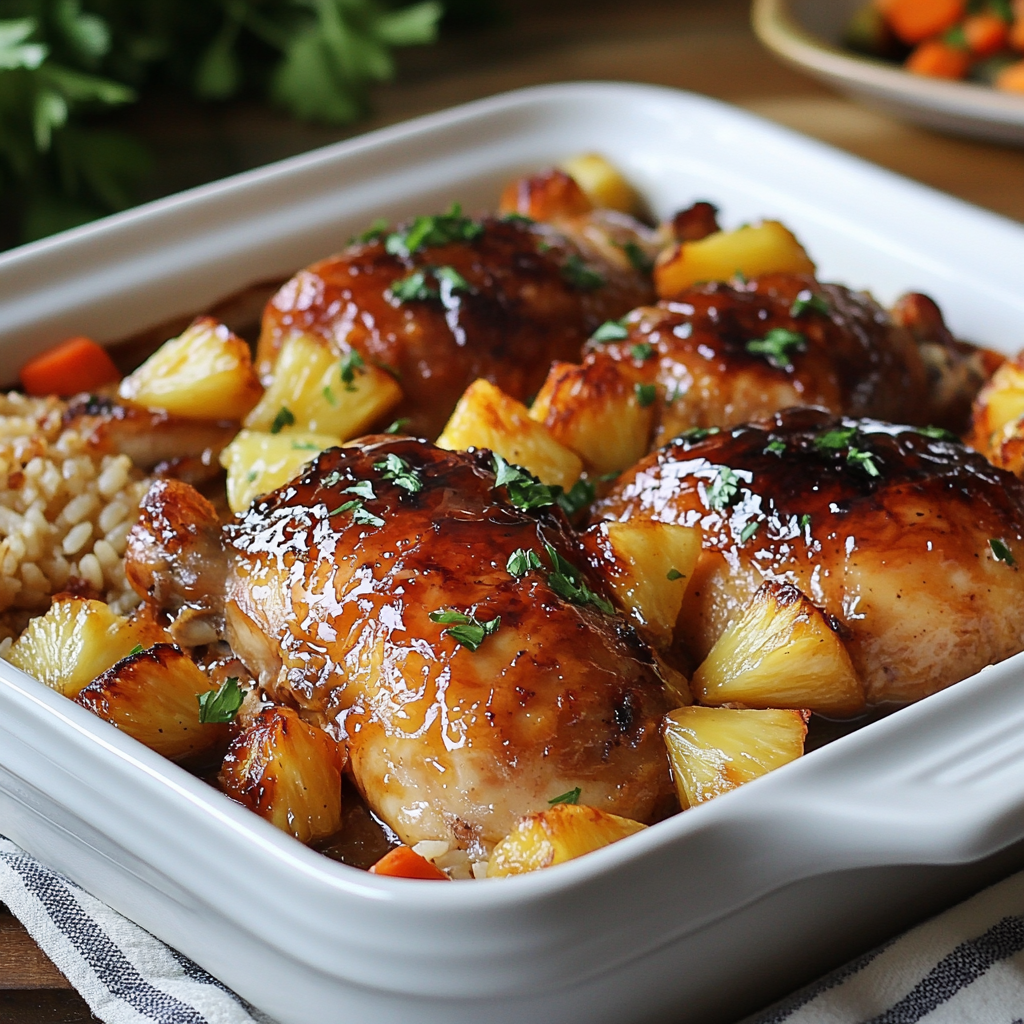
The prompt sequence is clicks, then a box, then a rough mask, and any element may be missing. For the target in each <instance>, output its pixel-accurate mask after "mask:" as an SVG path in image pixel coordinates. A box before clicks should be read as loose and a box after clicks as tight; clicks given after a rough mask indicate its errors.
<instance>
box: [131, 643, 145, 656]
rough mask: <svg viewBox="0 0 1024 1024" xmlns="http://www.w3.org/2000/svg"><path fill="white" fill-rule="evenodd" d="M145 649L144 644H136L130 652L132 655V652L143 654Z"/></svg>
mask: <svg viewBox="0 0 1024 1024" xmlns="http://www.w3.org/2000/svg"><path fill="white" fill-rule="evenodd" d="M143 650H144V648H143V646H142V644H136V645H135V646H134V647H133V648H132V649H131V650H130V651H129V652H128V653H129V654H130V655H131V654H141V653H142V652H143Z"/></svg>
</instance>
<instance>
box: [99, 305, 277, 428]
mask: <svg viewBox="0 0 1024 1024" xmlns="http://www.w3.org/2000/svg"><path fill="white" fill-rule="evenodd" d="M262 393H263V388H262V387H261V386H260V382H259V378H258V377H257V376H256V371H255V370H254V369H253V366H252V357H251V354H250V352H249V346H248V345H247V344H246V343H245V342H244V341H243V340H242V339H241V338H239V337H237V336H236V335H235V334H233V333H232V332H231V331H229V330H228V329H227V328H226V327H225V326H224V325H223V324H219V323H217V321H216V320H214V319H213V318H212V317H208V316H201V317H199V318H198V319H197V320H195V321H193V323H192V325H191V326H190V327H188V328H187V329H186V330H185V332H184V333H183V334H181V335H180V336H179V337H177V338H172V339H171V340H170V341H166V342H164V344H163V345H161V346H160V348H158V349H157V350H156V352H154V353H153V355H151V356H150V357H149V358H148V359H147V360H146V361H145V362H144V363H143V364H142V365H141V366H140V367H139V368H138V369H137V370H136V371H135V372H134V373H132V374H129V376H127V377H125V379H124V380H123V381H121V386H120V389H119V394H120V395H121V397H122V398H124V399H126V400H127V401H129V402H134V403H135V404H136V405H142V406H145V407H146V408H147V409H166V410H167V412H169V413H171V414H172V415H175V416H183V417H185V418H186V419H191V420H240V419H242V418H243V417H244V416H245V415H246V413H248V412H249V410H250V409H252V407H253V406H254V405H255V404H256V403H257V402H258V401H259V399H260V395H261V394H262Z"/></svg>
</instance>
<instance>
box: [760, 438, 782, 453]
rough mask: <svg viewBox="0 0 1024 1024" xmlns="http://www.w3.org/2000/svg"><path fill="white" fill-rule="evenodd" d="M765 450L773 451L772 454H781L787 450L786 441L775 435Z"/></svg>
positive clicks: (766, 451)
mask: <svg viewBox="0 0 1024 1024" xmlns="http://www.w3.org/2000/svg"><path fill="white" fill-rule="evenodd" d="M764 450H765V453H766V454H767V453H768V452H771V454H772V455H781V454H782V453H783V452H784V451H785V450H786V442H785V441H780V440H779V439H778V438H777V437H774V438H772V440H771V441H769V442H768V443H767V444H766V445H765V446H764Z"/></svg>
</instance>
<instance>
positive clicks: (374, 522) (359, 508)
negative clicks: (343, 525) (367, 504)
mask: <svg viewBox="0 0 1024 1024" xmlns="http://www.w3.org/2000/svg"><path fill="white" fill-rule="evenodd" d="M346 493H347V492H346ZM341 512H351V513H352V522H354V523H356V524H357V525H359V526H383V525H384V520H383V519H381V517H380V516H375V515H374V514H373V513H372V512H371V511H370V510H369V509H367V508H364V507H363V503H362V500H361V499H359V498H353V499H352V500H351V501H346V502H345V503H344V504H343V505H339V506H338V507H337V508H336V509H334V510H333V511H331V512H328V513H327V514H328V515H329V516H336V515H338V514H339V513H341Z"/></svg>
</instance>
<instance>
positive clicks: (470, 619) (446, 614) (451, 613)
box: [430, 608, 501, 651]
mask: <svg viewBox="0 0 1024 1024" xmlns="http://www.w3.org/2000/svg"><path fill="white" fill-rule="evenodd" d="M430 619H431V621H432V622H439V623H441V624H442V625H445V626H447V627H448V628H447V629H445V630H443V632H445V633H447V634H448V635H449V636H450V637H451V638H452V639H453V640H455V641H456V642H457V643H460V644H462V646H463V647H468V648H469V649H470V650H471V651H475V650H476V649H477V648H478V647H479V646H480V645H481V644H482V643H483V642H484V640H486V639H487V637H489V636H491V635H492V634H493V633H497V632H498V627H499V626H500V625H501V616H500V615H495V616H494V618H493V619H491V620H490V621H489V622H481V621H480V620H479V619H478V618H477V617H476V616H475V615H467V614H466V613H465V612H457V611H455V609H454V608H447V609H445V610H444V611H440V612H431V613H430Z"/></svg>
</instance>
